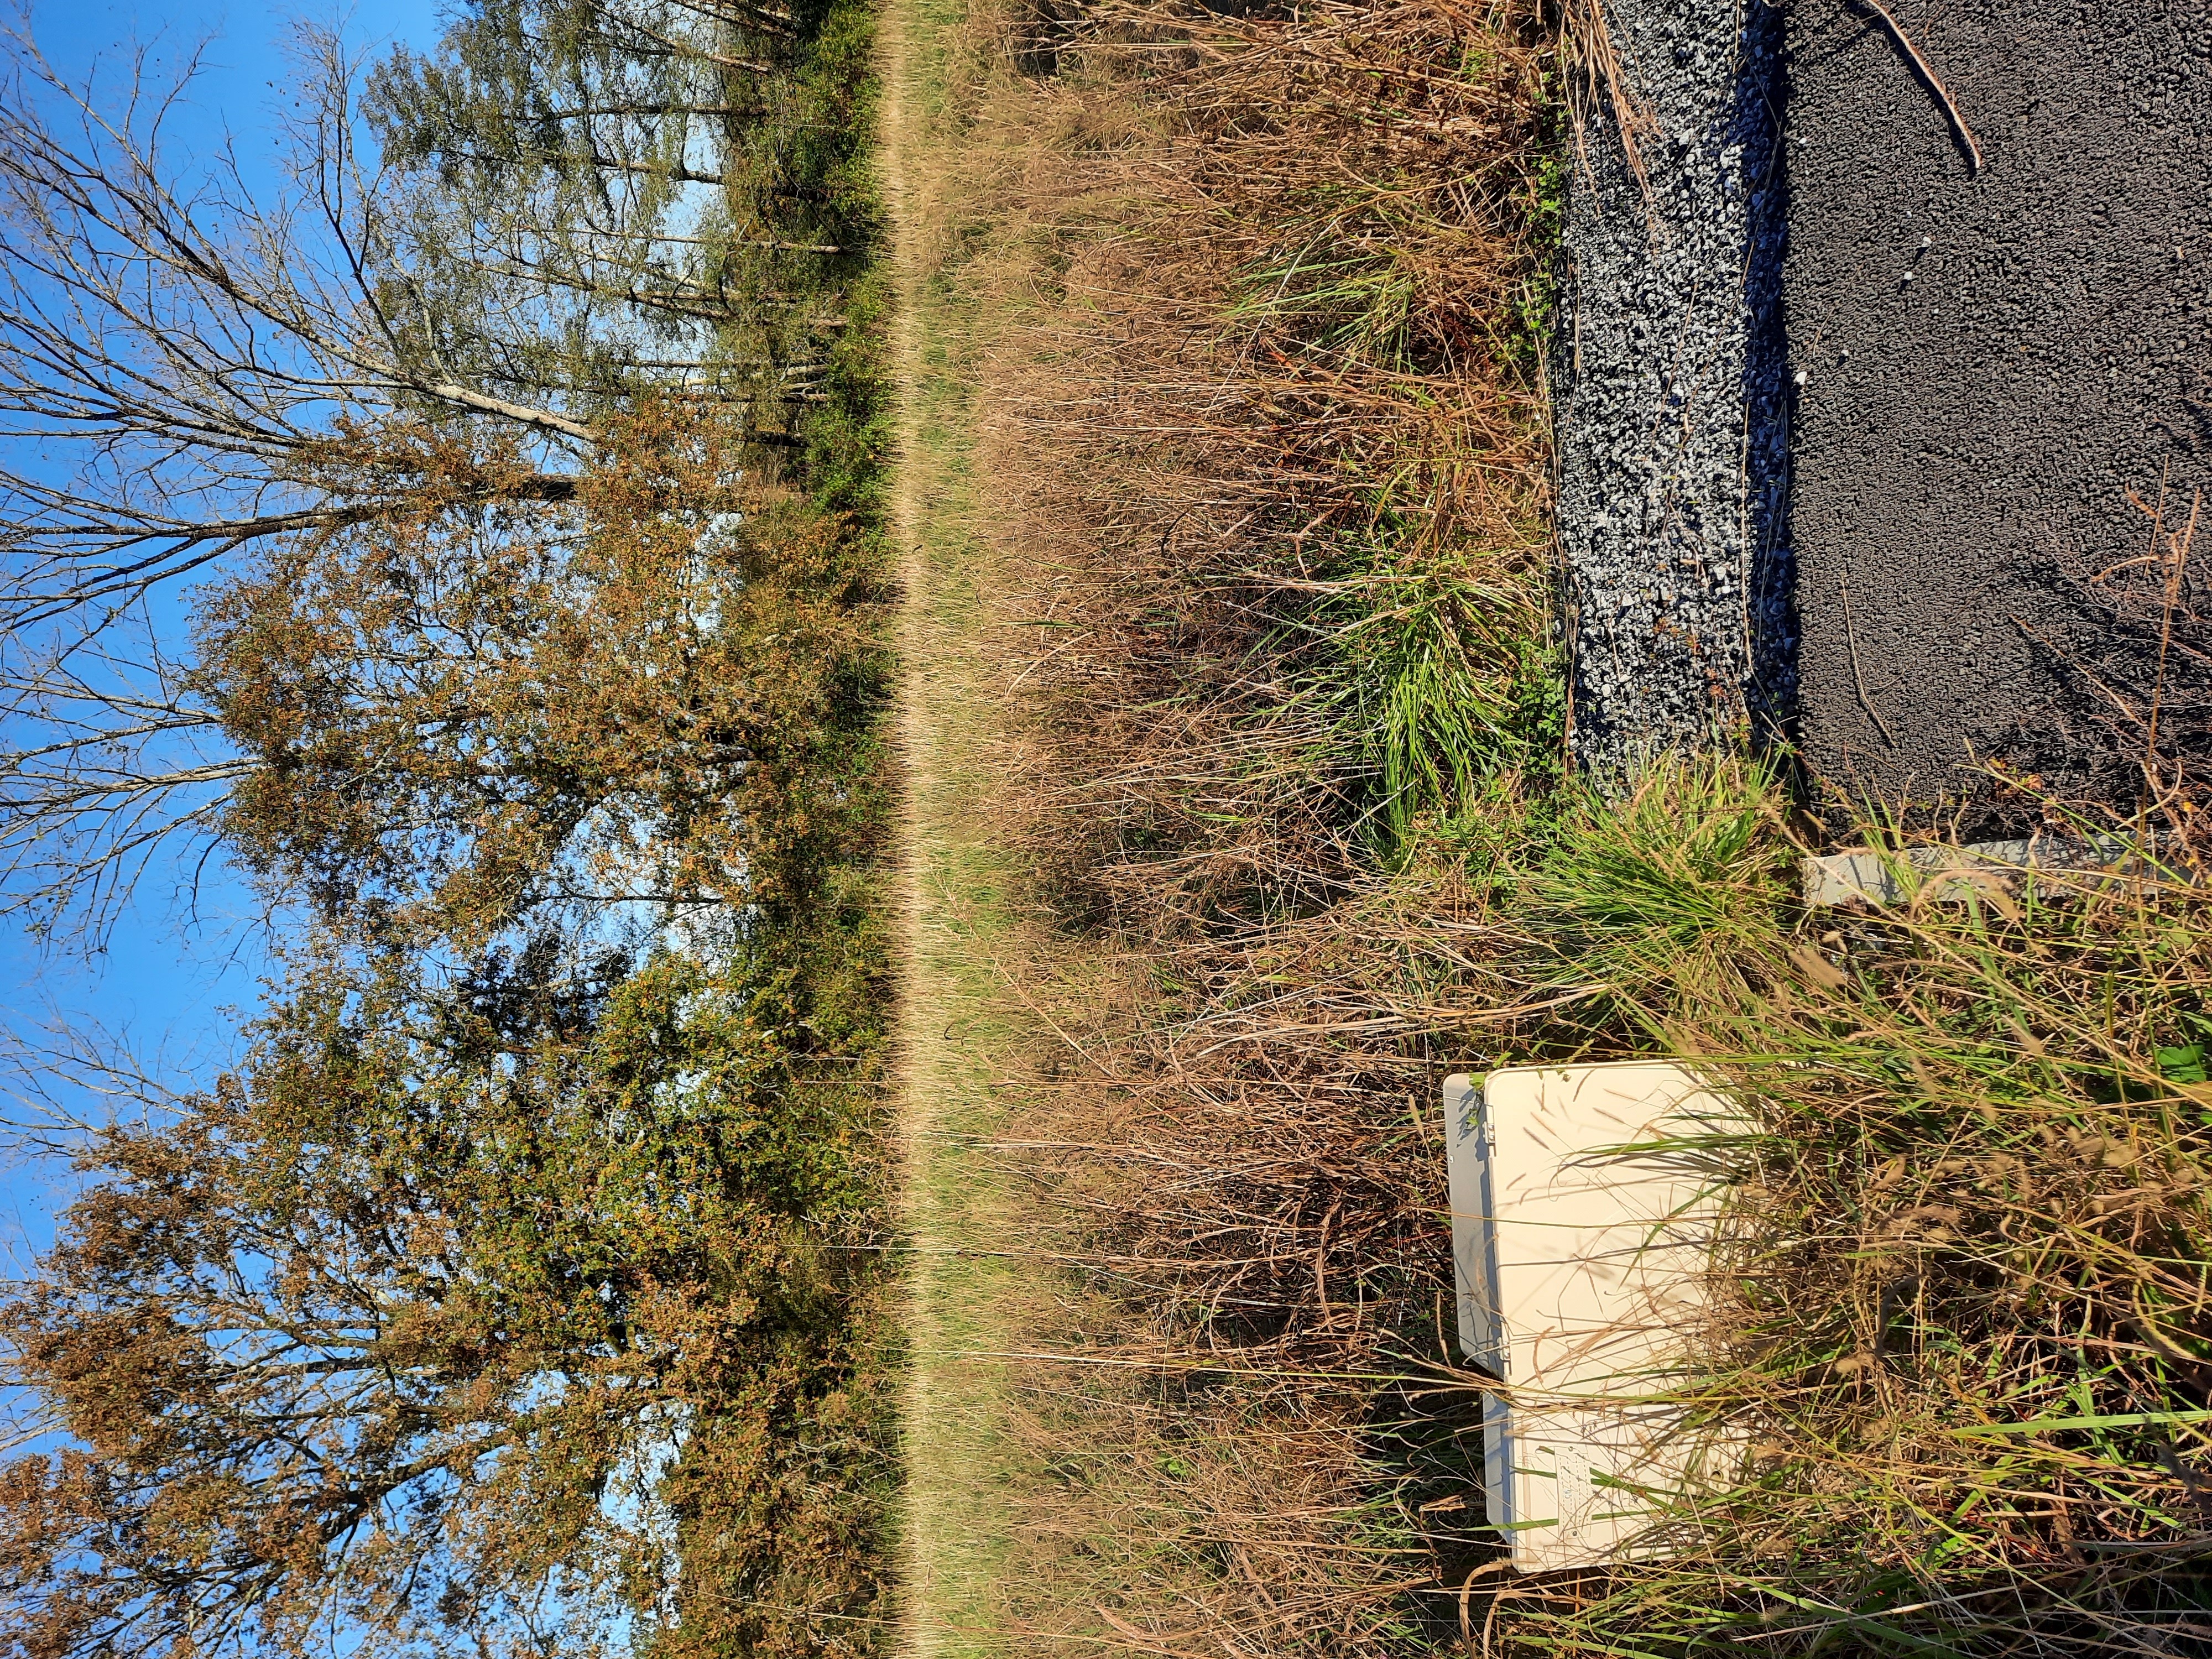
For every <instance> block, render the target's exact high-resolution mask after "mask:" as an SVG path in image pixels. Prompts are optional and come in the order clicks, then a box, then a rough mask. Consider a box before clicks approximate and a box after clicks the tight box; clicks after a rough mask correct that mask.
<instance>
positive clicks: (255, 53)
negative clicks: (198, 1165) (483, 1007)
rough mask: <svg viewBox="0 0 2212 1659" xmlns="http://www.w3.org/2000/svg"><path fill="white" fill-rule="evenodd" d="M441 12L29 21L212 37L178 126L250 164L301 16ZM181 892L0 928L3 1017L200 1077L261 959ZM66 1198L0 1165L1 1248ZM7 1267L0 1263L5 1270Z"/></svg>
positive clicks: (211, 905)
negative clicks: (82, 942) (101, 942)
mask: <svg viewBox="0 0 2212 1659" xmlns="http://www.w3.org/2000/svg"><path fill="white" fill-rule="evenodd" d="M441 9H442V8H441V6H440V5H439V4H437V3H435V0H383V3H380V4H376V5H374V6H368V7H362V8H358V9H352V10H339V11H337V12H335V13H334V12H333V11H331V10H330V9H323V8H318V9H313V10H308V11H305V12H304V13H303V11H302V9H301V8H298V7H288V6H278V5H269V4H263V3H256V0H240V3H230V4H224V3H220V0H171V3H166V4H164V3H160V0H145V3H134V0H69V3H62V0H40V3H34V4H33V7H32V9H31V14H30V16H31V30H32V33H33V37H34V38H35V40H37V41H38V43H39V46H40V50H41V51H43V52H45V53H46V56H47V58H49V59H51V60H52V62H54V63H55V64H57V65H58V66H60V67H62V68H63V69H64V70H70V71H73V72H77V73H82V71H83V70H86V69H88V68H90V67H92V66H94V64H97V63H99V62H100V61H102V60H112V59H113V58H116V57H118V55H120V54H122V53H124V52H127V51H128V50H129V49H130V48H131V45H132V44H133V43H134V42H143V43H144V44H146V45H149V46H153V47H154V48H155V52H156V54H157V56H158V57H159V58H161V59H163V60H169V61H175V60H177V59H179V58H181V56H182V55H183V54H184V53H186V52H190V51H191V48H193V47H194V46H197V45H199V44H200V43H201V42H202V41H203V40H211V41H212V46H211V49H210V51H209V52H208V53H207V55H206V58H205V59H204V70H203V73H202V76H201V77H200V79H199V80H198V82H197V83H196V90H195V93H194V95H193V96H192V98H191V101H190V104H189V106H188V108H187V109H186V111H185V112H184V113H185V120H184V122H183V123H182V125H180V127H179V128H177V129H174V130H173V131H174V132H175V135H176V136H177V137H180V138H183V139H184V140H185V141H186V142H187V143H189V144H190V145H191V148H193V149H200V150H204V151H206V150H212V149H215V148H216V146H217V145H218V144H219V143H221V141H222V138H223V137H225V136H226V135H228V136H230V137H234V138H236V139H237V140H238V141H239V144H238V149H239V151H240V155H241V156H242V157H243V158H245V160H246V162H247V164H248V165H249V167H250V166H252V165H253V164H254V163H255V162H257V161H259V160H260V158H261V157H263V156H264V155H267V153H268V144H267V142H266V135H268V134H270V132H272V131H273V121H272V118H271V117H272V112H273V111H274V110H275V109H276V107H277V106H278V103H279V101H280V100H282V99H283V96H284V92H285V88H286V87H287V85H288V84H289V65H288V64H287V61H286V58H285V56H284V51H283V46H284V42H285V40H287V38H288V36H289V32H290V27H291V21H292V20H293V19H294V18H295V17H297V16H300V15H308V16H311V17H313V18H316V19H318V20H319V21H330V20H331V19H332V18H333V16H335V17H336V18H337V20H338V21H341V22H343V24H344V25H345V26H346V29H347V33H349V35H350V36H351V37H352V38H353V39H354V40H356V41H357V42H359V43H361V44H362V45H364V46H380V45H385V44H388V43H391V42H393V41H404V42H406V43H408V44H410V45H413V46H418V47H422V46H428V44H429V43H430V42H431V41H432V40H434V39H435V37H436V34H437V30H438V18H439V15H440V12H441ZM173 886H174V882H173V880H159V879H157V880H155V881H153V882H151V883H149V886H148V889H147V890H146V892H145V894H144V895H143V897H142V899H141V902H139V903H138V904H137V907H136V908H134V909H133V910H132V911H131V913H130V914H128V915H126V916H125V918H124V920H123V923H122V925H121V926H120V927H118V929H117V931H116V933H115V935H114V938H113V940H112V944H111V945H110V947H109V949H108V950H107V951H106V952H105V953H103V954H102V955H101V956H100V957H96V958H94V959H92V960H90V961H88V960H86V959H85V958H84V957H83V956H82V954H81V953H79V954H76V955H73V956H72V955H68V954H58V953H51V952H42V951H40V950H39V949H38V948H37V947H36V946H34V945H32V944H31V943H30V942H29V941H27V940H26V939H23V938H21V936H20V935H18V934H15V933H0V1010H3V1011H4V1012H5V1015H6V1017H7V1018H9V1020H10V1021H11V1022H14V1023H16V1024H33V1025H36V1024H43V1023H45V1022H46V1020H47V1019H49V1018H52V1016H54V1015H59V1016H62V1017H64V1018H73V1019H78V1020H82V1019H85V1018H90V1019H92V1020H94V1021H96V1022H97V1023H98V1024H100V1026H101V1027H103V1028H105V1029H106V1030H107V1031H108V1032H109V1033H110V1034H111V1035H114V1036H124V1037H126V1038H127V1039H128V1040H129V1042H130V1043H131V1046H132V1048H134V1049H136V1050H137V1052H138V1053H139V1054H141V1055H142V1056H143V1057H146V1058H149V1059H153V1058H158V1059H160V1060H161V1061H162V1062H163V1063H164V1069H166V1070H167V1072H168V1073H170V1074H171V1075H173V1076H176V1077H179V1078H181V1077H183V1076H186V1075H204V1074H205V1073H206V1070H207V1068H208V1067H209V1066H210V1065H211V1064H214V1063H219V1061H220V1060H221V1057H222V1055H223V1054H227V1053H228V1044H227V1042H226V1040H225V1039H226V1034H227V1032H228V1029H229V1026H230V1024H231V1023H232V1022H231V1021H230V1019H229V1018H227V1017H226V1015H225V1012H224V1011H225V1009H226V1008H227V1007H229V1008H240V1007H250V1006H252V1003H253V1001H254V1000H255V998H256V996H257V994H258V983H257V981H258V963H257V958H256V957H255V953H254V951H253V943H252V931H251V929H250V928H248V927H245V926H244V925H243V921H244V918H245V916H246V896H245V895H244V894H243V893H241V892H240V890H238V889H237V887H236V886H235V885H234V884H229V883H228V882H225V881H223V880H222V878H220V876H219V875H218V876H216V878H214V879H212V880H211V881H210V882H209V883H207V884H204V885H203V886H202V888H201V890H200V892H199V904H198V907H197V918H195V917H193V916H192V915H189V914H188V913H187V909H186V908H185V907H184V906H181V905H179V904H178V903H176V902H173V900H172V897H171V889H172V888H173ZM195 923H196V925H195ZM5 926H6V924H5V923H4V922H0V927H5ZM58 1190H60V1188H59V1186H58V1177H57V1175H56V1172H53V1171H48V1170H39V1169H36V1168H26V1167H16V1168H13V1169H0V1248H4V1249H6V1250H7V1251H9V1253H16V1252H20V1250H21V1248H22V1246H23V1245H24V1244H25V1243H29V1244H31V1245H32V1246H33V1247H35V1246H36V1245H37V1244H38V1243H40V1242H41V1241H42V1240H43V1239H44V1238H46V1237H47V1236H49V1234H50V1232H51V1222H50V1215H51V1210H52V1200H53V1198H54V1196H55V1194H56V1193H57V1192H58ZM6 1271H7V1266H6V1263H5V1261H4V1260H0V1273H5V1272H6Z"/></svg>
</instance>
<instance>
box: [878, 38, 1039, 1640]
mask: <svg viewBox="0 0 2212 1659" xmlns="http://www.w3.org/2000/svg"><path fill="white" fill-rule="evenodd" d="M963 18H964V10H963V6H962V4H961V0H892V3H890V4H889V5H887V6H886V7H885V9H884V14H883V24H882V32H881V37H880V39H881V46H880V51H881V54H882V57H881V73H882V84H883V88H884V102H883V108H882V125H881V129H880V130H881V132H882V135H883V136H882V145H881V155H882V157H883V161H882V166H883V169H884V186H885V195H886V197H887V199H888V201H889V203H890V209H891V213H892V217H893V222H894V235H895V241H894V258H895V261H896V271H897V292H898V303H897V311H896V319H895V322H894V324H893V350H894V358H895V362H896V365H897V373H898V377H899V381H900V387H901V391H900V398H901V408H900V418H899V423H898V446H899V453H898V456H897V459H896V468H897V472H896V486H895V494H894V503H893V522H894V526H895V533H896V535H897V537H898V545H899V549H900V578H901V586H902V615H901V621H900V625H899V632H898V644H899V652H900V658H901V662H902V669H901V680H900V687H899V705H898V715H897V732H898V738H899V742H900V745H901V749H902V759H903V763H904V774H905V790H904V799H903V813H902V825H901V834H902V854H903V855H902V860H901V867H900V878H899V879H900V895H901V904H902V957H903V964H902V965H903V988H902V997H901V1000H900V1005H899V1009H898V1012H897V1018H896V1054H897V1055H898V1071H897V1077H898V1081H899V1085H900V1105H899V1112H900V1124H901V1129H902V1142H903V1146H902V1151H903V1156H904V1160H905V1170H904V1182H903V1189H902V1210H903V1215H902V1219H903V1222H904V1228H905V1235H906V1239H907V1243H908V1248H909V1249H910V1251H911V1255H910V1257H909V1260H910V1263H911V1266H910V1269H909V1272H908V1280H907V1303H906V1319H907V1340H908V1353H909V1356H910V1370H909V1371H908V1383H907V1388H906V1398H905V1402H904V1417H905V1454H906V1468H907V1480H908V1485H907V1498H906V1503H905V1506H904V1514H903V1518H902V1536H901V1554H902V1563H901V1565H902V1577H903V1579H904V1583H905V1586H906V1594H905V1599H904V1603H903V1632H902V1637H903V1639H902V1648H903V1650H904V1651H905V1653H906V1654H908V1655H909V1656H917V1659H938V1656H955V1655H963V1654H971V1653H984V1652H990V1651H995V1650H999V1649H1000V1647H1001V1646H1002V1644H1003V1638H1004V1636H1005V1634H1006V1632H1005V1631H1004V1629H1003V1614H1002V1612H1001V1609H1002V1607H1003V1605H1004V1603H1003V1592H1004V1588H1005V1578H1006V1568H1007V1565H1008V1558H1009V1553H1010V1549H1011V1547H1012V1544H1011V1540H1012V1522H1011V1520H1010V1518H1009V1507H1008V1499H1009V1494H1010V1492H1012V1489H1013V1488H1014V1487H1015V1486H1018V1484H1019V1482H1020V1480H1021V1478H1022V1476H1021V1472H1020V1469H1019V1467H1018V1466H1019V1464H1020V1462H1021V1460H1020V1456H1019V1455H1018V1450H1017V1449H1016V1448H1015V1446H1014V1444H1013V1443H1012V1441H1011V1440H1010V1438H1009V1437H1008V1436H1007V1434H1006V1429H1005V1425H1006V1423H1007V1421H1008V1420H1009V1417H1010V1414H1011V1413H1010V1407H1011V1403H1012V1402H1011V1400H1010V1395H1009V1390H1010V1378H1009V1374H1008V1366H1009V1363H1010V1362H1009V1360H1008V1359H1007V1358H1006V1354H1007V1352H1008V1351H1009V1349H1010V1347H1011V1346H1012V1342H1011V1340H1010V1332H1011V1331H1012V1329H1013V1328H1014V1325H1015V1318H1014V1316H1013V1315H1012V1311H1011V1307H1012V1302H1013V1300H1014V1298H1015V1297H1017V1296H1018V1292H1019V1290H1020V1281H1021V1279H1022V1276H1023V1266H1022V1263H1021V1261H1019V1260H1018V1258H1017V1257H1015V1256H1014V1255H1012V1254H1011V1253H1010V1251H1009V1249H1008V1248H1007V1244H1008V1238H1009V1235H1010V1232H1011V1231H1012V1229H1011V1227H1010V1222H1011V1221H1012V1218H1013V1216H1014V1214H1015V1212H1016V1211H1017V1209H1018V1204H1017V1200H1016V1198H1015V1195H1014V1194H1013V1193H1012V1190H1011V1181H1010V1177H1009V1176H1008V1175H1007V1174H1006V1171H1005V1170H1003V1169H1002V1168H1001V1167H1000V1166H999V1165H998V1164H997V1163H996V1162H995V1161H994V1158H993V1156H992V1153H991V1152H990V1150H989V1145H988V1143H989V1142H990V1140H991V1139H992V1138H993V1137H994V1134H996V1133H998V1132H999V1130H1000V1127H1001V1125H1002V1123H1003V1121H1004V1117H1005V1113H1006V1105H1005V1103H1004V1097H1005V1091H1004V1079H1005V1077H1006V1060H1007V1059H1008V1057H1009V1056H1010V1055H1012V1054H1015V1053H1016V1052H1018V1050H1019V1048H1021V1046H1022V1044H1023V1042H1024V1037H1025V1033H1024V1030H1023V1029H1022V1025H1021V1022H1020V1021H1019V1020H1018V1019H1016V1018H1010V1017H1009V1015H1008V1013H1007V1012H1006V1007H1005V1006H1004V1004H1005V1000H1006V999H1005V994H1004V989H1003V987H1004V985H1005V982H1006V981H1005V975H1004V974H1003V973H1002V972H1001V964H1002V963H1004V962H1005V961H1006V960H1007V958H1008V957H1009V955H1010V953H1011V952H1012V950H1013V943H1014V936H1015V933H1016V927H1017V919H1016V917H1015V916H1014V915H1013V913H1012V909H1011V908H1010V901H1009V891H1008V876H1009V870H1008V866H1007V861H1006V858H1005V857H1004V855H1003V854H1000V853H999V852H997V851H995V850H994V848H993V847H992V845H991V839H990V835H989V828H988V814H989V809H990V804H991V799H992V788H993V775H994V771H993V768H992V765H991V763H990V760H991V752H992V749H993V746H994V742H995V741H996V740H997V739H998V738H999V737H1000V735H1001V732H1000V725H1001V718H1002V717H1001V710H1002V708H1003V696H998V695H994V687H993V685H992V684H991V683H990V679H991V674H990V656H989V653H988V649H987V639H986V636H985V630H986V613H987V608H988V607H987V599H988V586H989V581H990V574H989V560H990V549H989V546H988V544H987V541H986V540H985V539H984V538H980V537H978V536H976V535H975V534H974V533H972V532H971V529H970V525H971V522H972V519H973V514H974V511H975V457H974V438H973V435H974V430H975V422H974V418H973V417H974V414H975V410H974V409H973V407H972V404H973V390H972V388H973V386H974V383H975V377H974V376H973V374H969V373H967V372H965V371H966V368H967V366H968V356H969V354H970V353H972V351H973V350H974V345H973V339H974V330H973V328H972V326H971V323H972V319H970V318H969V317H967V316H964V315H963V314H962V312H961V304H960V297H959V293H958V289H957V284H955V283H951V282H950V281H948V280H946V278H945V273H944V272H943V271H942V270H940V269H939V266H940V264H941V258H940V256H939V253H938V252H936V247H937V246H938V239H937V238H936V237H935V235H934V234H933V230H932V228H931V227H932V225H933V220H934V208H935V204H936V200H937V196H938V191H939V187H940V186H941V185H943V184H944V183H945V176H946V175H945V167H946V165H947V163H948V161H949V159H950V158H949V156H948V154H947V140H946V135H945V131H944V129H945V115H946V112H947V109H948V103H947V99H946V95H945V88H946V80H947V73H948V68H949V66H950V65H951V64H953V62H954V61H955V60H954V58H953V56H952V54H953V53H954V52H956V51H957V40H958V36H959V31H960V27H961V25H962V23H963Z"/></svg>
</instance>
